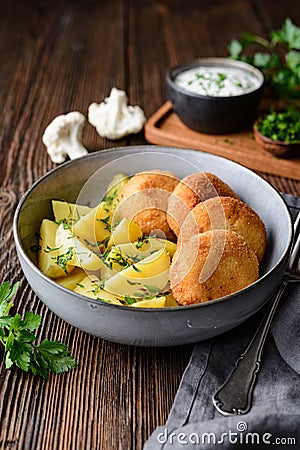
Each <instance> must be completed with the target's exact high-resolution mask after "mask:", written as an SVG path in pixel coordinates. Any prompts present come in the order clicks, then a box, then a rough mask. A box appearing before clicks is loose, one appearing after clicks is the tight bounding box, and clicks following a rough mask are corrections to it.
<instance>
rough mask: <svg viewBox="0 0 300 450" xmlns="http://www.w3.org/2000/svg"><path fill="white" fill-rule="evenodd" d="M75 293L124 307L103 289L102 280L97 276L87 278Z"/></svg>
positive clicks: (77, 287)
mask: <svg viewBox="0 0 300 450" xmlns="http://www.w3.org/2000/svg"><path fill="white" fill-rule="evenodd" d="M74 292H77V293H78V294H81V295H85V296H86V297H89V298H92V299H94V300H103V301H105V302H108V303H113V304H115V305H121V306H122V303H121V302H120V301H119V300H118V299H117V297H115V296H114V295H112V294H110V293H109V292H106V291H105V290H104V289H103V287H102V283H101V280H99V278H98V277H96V276H87V277H85V278H84V279H83V280H82V281H81V282H80V283H78V284H77V286H76V288H75V289H74Z"/></svg>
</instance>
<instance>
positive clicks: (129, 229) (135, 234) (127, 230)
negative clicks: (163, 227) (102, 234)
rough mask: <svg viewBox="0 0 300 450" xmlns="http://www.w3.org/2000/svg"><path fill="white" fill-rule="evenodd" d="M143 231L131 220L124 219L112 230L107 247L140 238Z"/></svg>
mask: <svg viewBox="0 0 300 450" xmlns="http://www.w3.org/2000/svg"><path fill="white" fill-rule="evenodd" d="M142 236H143V232H142V230H141V228H140V227H139V225H138V224H137V223H135V222H134V221H133V220H130V219H127V218H126V217H124V219H122V220H121V222H120V223H119V224H118V225H117V226H116V228H115V229H114V230H113V231H112V233H111V237H110V240H109V242H108V244H107V247H108V248H109V249H110V248H111V247H112V246H113V245H119V244H126V243H127V242H134V241H137V240H138V239H140V238H142Z"/></svg>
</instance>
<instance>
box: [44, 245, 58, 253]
mask: <svg viewBox="0 0 300 450" xmlns="http://www.w3.org/2000/svg"><path fill="white" fill-rule="evenodd" d="M59 249H60V247H49V245H47V247H46V248H45V249H44V252H45V253H51V252H55V251H56V250H59Z"/></svg>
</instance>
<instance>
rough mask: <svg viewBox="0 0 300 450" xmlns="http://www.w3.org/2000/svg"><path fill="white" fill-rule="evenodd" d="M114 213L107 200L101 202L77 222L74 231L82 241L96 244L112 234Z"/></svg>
mask: <svg viewBox="0 0 300 450" xmlns="http://www.w3.org/2000/svg"><path fill="white" fill-rule="evenodd" d="M111 217H112V213H111V211H110V210H109V209H108V207H107V204H106V203H105V202H101V203H100V204H99V205H98V206H96V207H95V208H93V209H92V210H91V211H90V212H89V213H88V214H86V215H85V216H83V217H81V219H80V220H79V221H78V222H77V223H75V225H74V227H73V231H74V233H75V234H76V236H77V237H78V238H79V239H80V241H81V242H87V241H88V242H89V243H91V244H92V245H94V244H95V243H97V242H104V241H105V240H106V239H108V238H109V236H110V230H111Z"/></svg>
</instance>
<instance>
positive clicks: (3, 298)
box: [0, 281, 77, 380]
mask: <svg viewBox="0 0 300 450" xmlns="http://www.w3.org/2000/svg"><path fill="white" fill-rule="evenodd" d="M17 289H18V283H16V284H14V286H13V287H11V286H10V283H9V282H7V281H6V282H4V283H2V284H0V342H1V344H2V345H3V346H4V350H5V353H6V355H5V367H6V369H9V368H10V367H12V366H13V365H14V364H15V365H16V366H17V367H19V368H20V369H22V370H24V371H25V372H28V371H31V372H32V373H33V374H34V375H40V376H42V377H43V378H45V379H46V380H47V379H48V375H49V371H51V372H54V373H62V372H66V371H68V370H69V369H74V368H75V367H76V366H77V363H76V361H75V360H74V359H73V357H72V356H71V355H70V351H69V349H68V347H67V346H66V345H64V344H62V343H61V342H58V341H48V340H47V339H45V340H44V341H42V342H41V343H40V344H39V345H35V344H34V343H33V342H34V341H35V339H36V337H35V335H34V334H33V331H34V330H35V329H36V328H37V327H38V326H39V325H40V323H41V316H39V315H38V314H34V313H33V312H32V311H27V312H26V314H25V316H24V319H22V318H21V315H20V314H16V315H15V316H11V315H9V311H10V310H11V308H12V307H13V303H12V302H11V299H12V297H13V296H14V295H15V293H16V291H17Z"/></svg>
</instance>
